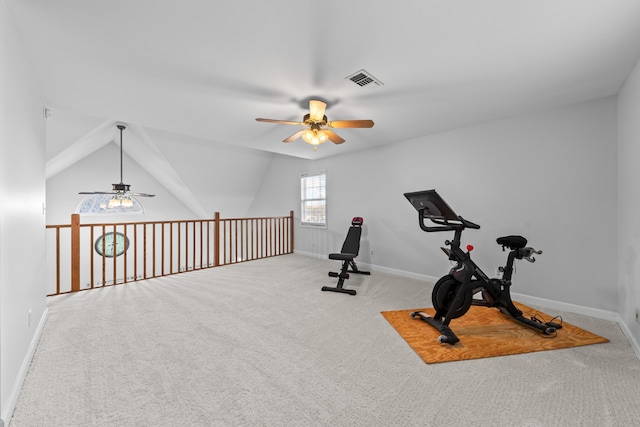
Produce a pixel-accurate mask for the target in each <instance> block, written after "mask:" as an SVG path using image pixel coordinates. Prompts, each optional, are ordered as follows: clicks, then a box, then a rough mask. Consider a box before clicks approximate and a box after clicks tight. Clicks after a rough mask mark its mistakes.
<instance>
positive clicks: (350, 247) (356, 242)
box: [322, 217, 371, 295]
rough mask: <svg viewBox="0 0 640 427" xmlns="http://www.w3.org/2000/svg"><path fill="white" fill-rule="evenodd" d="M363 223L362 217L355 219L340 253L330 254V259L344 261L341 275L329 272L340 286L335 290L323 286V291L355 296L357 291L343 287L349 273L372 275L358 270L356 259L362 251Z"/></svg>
mask: <svg viewBox="0 0 640 427" xmlns="http://www.w3.org/2000/svg"><path fill="white" fill-rule="evenodd" d="M363 222H364V220H363V219H362V218H361V217H355V218H353V220H351V227H349V232H348V233H347V238H346V239H344V243H343V244H342V249H341V250H340V253H339V254H329V259H335V260H338V261H342V269H341V270H340V273H336V272H333V271H331V272H329V277H337V278H338V285H337V286H336V287H335V288H332V287H330V286H323V287H322V290H323V291H330V292H341V293H343V294H349V295H355V294H356V291H355V290H353V289H345V288H343V287H342V286H343V285H344V281H345V280H346V279H348V278H349V273H357V274H367V275H368V274H371V273H370V272H369V271H361V270H358V266H357V265H356V261H355V258H356V257H357V256H358V252H359V251H360V235H361V234H362V223H363ZM349 267H351V270H349Z"/></svg>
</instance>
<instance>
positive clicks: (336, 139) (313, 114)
mask: <svg viewBox="0 0 640 427" xmlns="http://www.w3.org/2000/svg"><path fill="white" fill-rule="evenodd" d="M326 108H327V104H326V103H325V102H323V101H320V100H317V99H311V100H310V101H309V114H305V116H304V118H303V119H302V121H301V122H292V121H287V120H274V119H261V118H258V119H256V120H257V121H259V122H267V123H280V124H285V125H297V126H306V127H307V129H302V130H300V131H298V132H296V133H294V134H293V135H291V136H289V137H288V138H285V139H283V140H282V142H291V141H295V140H296V139H298V138H300V137H302V139H303V140H304V141H305V142H307V143H309V144H311V145H313V150H314V151H315V150H316V149H317V148H318V145H320V144H322V143H323V142H326V141H327V140H330V141H331V142H333V143H334V144H342V143H343V142H344V139H343V138H342V137H341V136H340V135H338V134H337V133H335V132H334V131H332V130H331V129H327V128H326V127H324V126H328V127H330V128H371V127H373V120H334V121H327V116H325V115H324V112H325V110H326Z"/></svg>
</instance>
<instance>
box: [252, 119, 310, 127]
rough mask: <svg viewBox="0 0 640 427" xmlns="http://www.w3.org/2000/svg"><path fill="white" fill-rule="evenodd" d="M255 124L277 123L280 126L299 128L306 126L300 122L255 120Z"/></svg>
mask: <svg viewBox="0 0 640 427" xmlns="http://www.w3.org/2000/svg"><path fill="white" fill-rule="evenodd" d="M256 121H257V122H266V123H279V124H281V125H299V126H306V125H305V124H304V123H302V122H291V121H288V120H275V119H260V118H259V119H256Z"/></svg>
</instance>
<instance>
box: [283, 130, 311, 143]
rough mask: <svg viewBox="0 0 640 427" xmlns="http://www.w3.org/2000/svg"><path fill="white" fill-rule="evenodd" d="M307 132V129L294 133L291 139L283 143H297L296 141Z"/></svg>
mask: <svg viewBox="0 0 640 427" xmlns="http://www.w3.org/2000/svg"><path fill="white" fill-rule="evenodd" d="M305 132H306V129H302V130H299V131H298V132H296V133H294V134H293V135H291V136H290V137H288V138H285V139H283V140H282V142H291V141H295V140H296V139H298V138H300V137H301V136H302V134H303V133H305Z"/></svg>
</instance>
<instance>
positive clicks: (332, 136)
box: [323, 129, 344, 144]
mask: <svg viewBox="0 0 640 427" xmlns="http://www.w3.org/2000/svg"><path fill="white" fill-rule="evenodd" d="M323 131H324V133H326V134H327V136H328V137H329V139H330V140H331V142H333V143H334V144H342V143H343V142H344V139H342V137H341V136H340V135H338V134H337V133H335V132H334V131H332V130H329V129H323Z"/></svg>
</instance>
